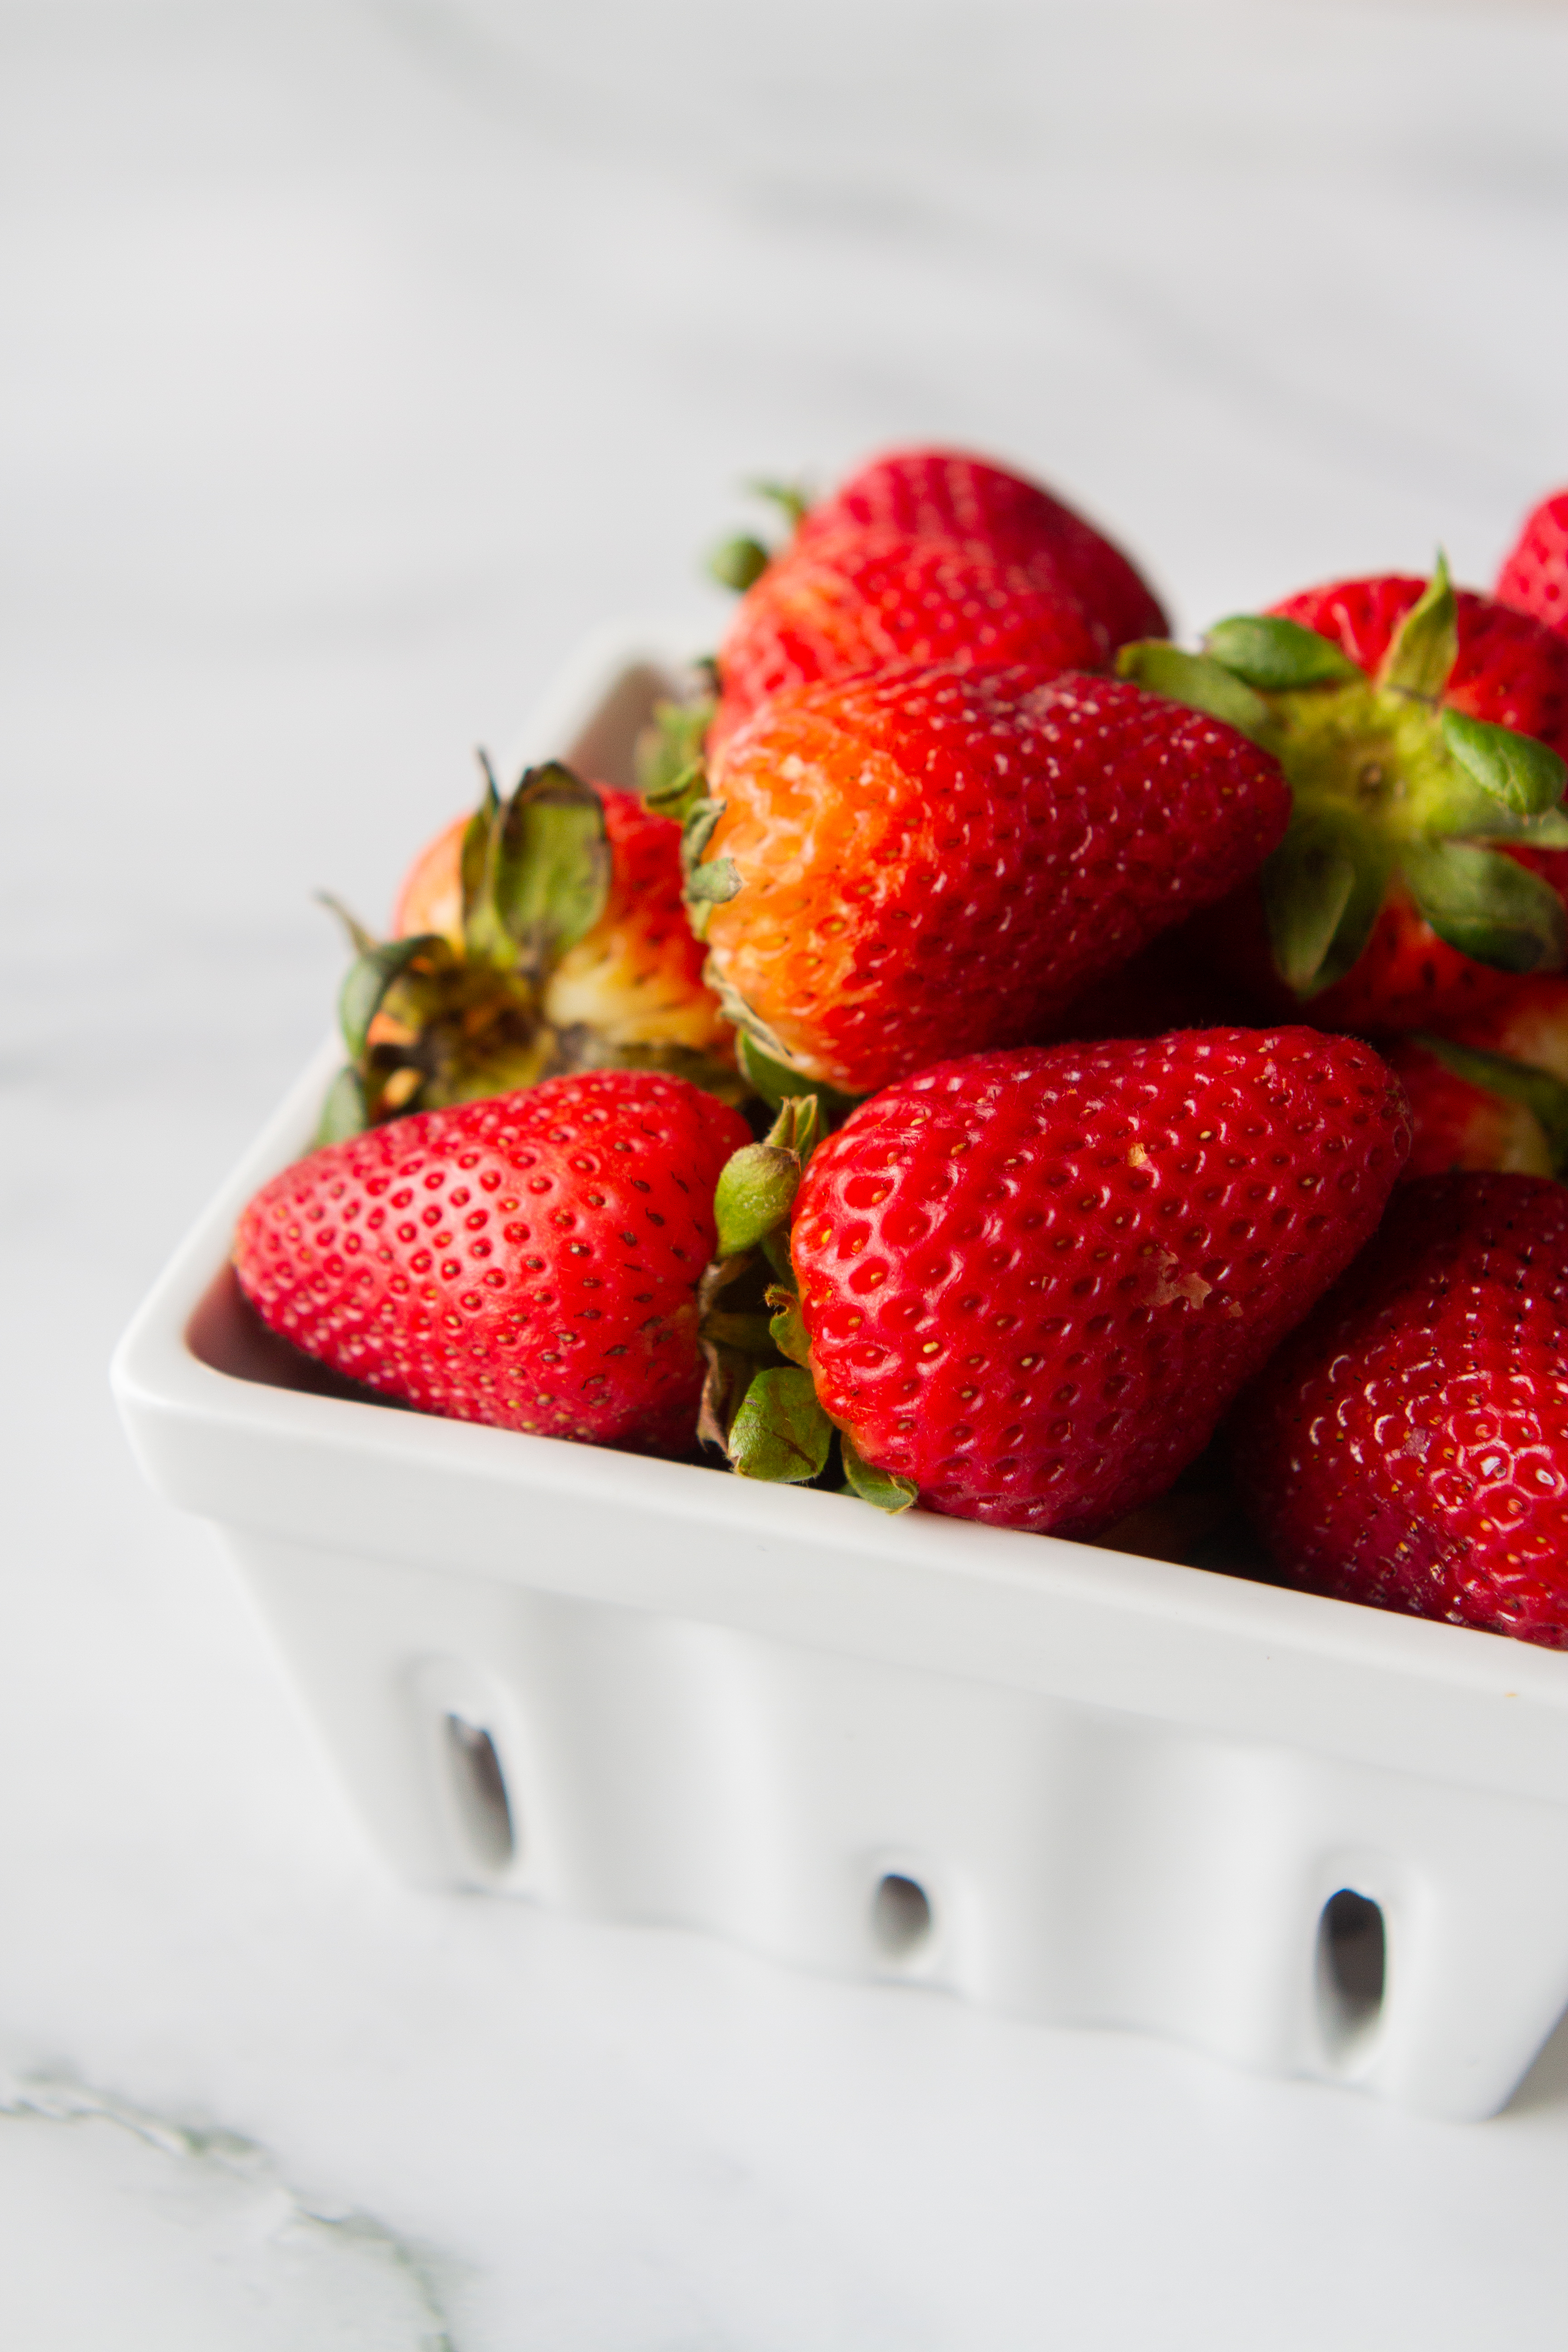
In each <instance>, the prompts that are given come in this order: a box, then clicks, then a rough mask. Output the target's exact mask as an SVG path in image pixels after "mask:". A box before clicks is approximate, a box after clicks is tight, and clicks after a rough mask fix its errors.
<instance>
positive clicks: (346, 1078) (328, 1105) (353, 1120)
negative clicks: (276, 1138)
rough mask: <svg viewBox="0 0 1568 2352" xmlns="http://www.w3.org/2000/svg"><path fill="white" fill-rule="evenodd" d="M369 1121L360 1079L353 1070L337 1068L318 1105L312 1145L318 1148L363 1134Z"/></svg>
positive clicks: (362, 1084) (357, 1073)
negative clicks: (318, 1109)
mask: <svg viewBox="0 0 1568 2352" xmlns="http://www.w3.org/2000/svg"><path fill="white" fill-rule="evenodd" d="M369 1125H370V1113H369V1110H368V1109H367V1108H366V1105H365V1094H364V1082H363V1079H362V1078H361V1076H360V1074H359V1072H358V1071H357V1070H353V1069H349V1070H340V1071H339V1072H338V1075H337V1076H336V1077H335V1078H334V1079H333V1080H332V1083H331V1086H330V1087H328V1088H327V1097H326V1100H325V1101H324V1102H323V1103H322V1105H321V1118H320V1119H319V1120H318V1121H317V1125H316V1137H315V1149H316V1150H320V1149H321V1145H322V1144H323V1143H342V1141H343V1140H344V1139H345V1138H346V1137H348V1136H351V1135H363V1132H364V1130H365V1129H366V1128H367V1127H368V1126H369Z"/></svg>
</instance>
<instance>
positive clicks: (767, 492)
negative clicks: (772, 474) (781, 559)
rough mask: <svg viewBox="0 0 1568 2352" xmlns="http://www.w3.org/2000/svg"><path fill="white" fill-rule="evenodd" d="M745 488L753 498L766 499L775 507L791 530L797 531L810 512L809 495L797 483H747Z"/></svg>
mask: <svg viewBox="0 0 1568 2352" xmlns="http://www.w3.org/2000/svg"><path fill="white" fill-rule="evenodd" d="M746 488H748V489H749V490H750V491H752V494H753V496H754V497H756V498H759V499H766V500H767V502H768V504H769V505H770V506H773V507H777V509H778V510H779V512H780V513H781V514H782V515H783V517H784V520H785V522H787V523H788V525H789V527H790V529H791V530H798V529H799V527H800V525H801V524H802V523H803V522H804V521H805V518H806V516H807V515H808V514H809V513H810V511H811V498H810V495H809V493H808V492H807V491H806V489H805V487H804V485H803V484H801V483H799V482H773V481H755V482H748V483H747V485H746Z"/></svg>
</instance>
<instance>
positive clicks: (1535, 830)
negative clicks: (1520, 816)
mask: <svg viewBox="0 0 1568 2352" xmlns="http://www.w3.org/2000/svg"><path fill="white" fill-rule="evenodd" d="M1509 837H1510V840H1515V841H1527V842H1529V843H1530V844H1531V847H1532V848H1535V849H1568V809H1561V808H1551V809H1547V810H1546V811H1545V813H1544V814H1542V815H1541V816H1534V817H1531V818H1529V819H1528V820H1527V821H1526V822H1525V823H1523V824H1520V825H1518V826H1516V827H1510V836H1509Z"/></svg>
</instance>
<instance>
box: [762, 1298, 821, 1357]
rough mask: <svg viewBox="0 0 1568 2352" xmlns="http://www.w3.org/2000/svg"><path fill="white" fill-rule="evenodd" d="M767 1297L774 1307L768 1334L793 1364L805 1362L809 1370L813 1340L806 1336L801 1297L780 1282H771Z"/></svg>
mask: <svg viewBox="0 0 1568 2352" xmlns="http://www.w3.org/2000/svg"><path fill="white" fill-rule="evenodd" d="M767 1299H768V1305H769V1306H770V1307H772V1308H773V1319H772V1321H771V1322H770V1323H769V1325H768V1335H769V1337H770V1339H772V1340H773V1345H774V1347H775V1348H776V1349H778V1351H779V1353H780V1355H781V1356H787V1357H788V1358H789V1360H790V1362H791V1363H792V1364H803V1365H804V1366H805V1369H806V1370H807V1371H809V1370H811V1341H810V1339H808V1338H807V1337H806V1330H805V1320H804V1318H802V1315H801V1311H800V1301H799V1299H798V1298H797V1297H795V1293H794V1291H793V1290H786V1289H784V1286H782V1284H779V1283H770V1284H769V1286H768V1293H767Z"/></svg>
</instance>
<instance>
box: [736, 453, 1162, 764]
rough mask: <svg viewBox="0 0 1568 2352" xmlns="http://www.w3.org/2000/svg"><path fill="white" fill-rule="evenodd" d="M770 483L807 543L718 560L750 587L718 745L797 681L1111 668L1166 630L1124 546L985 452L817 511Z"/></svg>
mask: <svg viewBox="0 0 1568 2352" xmlns="http://www.w3.org/2000/svg"><path fill="white" fill-rule="evenodd" d="M756 487H757V488H759V489H760V490H761V491H762V492H763V495H764V496H766V497H768V498H770V499H773V501H774V502H775V503H776V504H778V505H779V506H781V507H782V508H783V509H784V513H785V514H786V516H787V517H788V519H789V520H790V522H791V523H792V525H794V526H795V530H794V536H793V538H792V540H791V541H790V542H789V544H788V545H787V546H786V547H785V548H784V551H783V552H782V553H780V554H778V555H776V556H774V557H773V558H772V559H771V560H770V557H769V553H768V551H767V549H765V548H764V547H763V546H761V545H760V544H759V543H758V542H757V541H753V540H736V541H731V542H730V543H729V544H728V545H727V546H726V547H725V548H723V549H722V550H721V551H720V553H719V555H718V556H717V558H716V559H715V568H716V570H717V572H718V575H719V577H720V578H721V579H722V580H724V581H725V582H726V583H727V584H729V585H731V586H734V587H742V588H746V589H748V590H749V591H750V593H749V594H748V595H747V597H746V599H745V602H744V603H743V604H742V606H741V609H740V611H739V612H738V613H737V614H736V616H735V619H734V622H733V624H732V625H731V629H730V632H729V634H728V635H727V637H726V639H725V643H724V647H723V650H722V653H721V656H720V662H719V667H720V673H721V678H722V695H721V701H720V704H719V709H718V713H717V716H716V718H715V719H714V722H713V729H712V733H711V736H710V748H711V749H713V750H715V751H716V750H717V749H718V747H719V745H720V744H721V743H722V742H723V741H724V740H726V738H727V737H728V736H730V735H731V734H732V733H733V731H734V730H735V729H736V728H737V727H738V726H740V725H741V724H742V721H743V720H744V719H747V718H748V717H749V716H750V714H751V713H752V711H753V710H754V709H756V707H757V704H758V703H759V702H760V701H762V700H763V698H765V697H766V696H768V695H770V694H772V693H774V692H776V691H777V689H778V688H780V687H783V686H796V685H805V684H808V683H810V682H811V681H812V680H814V679H816V678H825V677H846V676H847V675H848V674H849V673H850V672H852V671H854V670H858V669H868V668H872V667H877V666H879V664H881V663H883V662H887V661H897V660H907V661H963V662H979V663H984V664H988V665H990V666H992V667H1004V666H1006V665H1009V664H1012V663H1016V662H1025V661H1027V662H1033V663H1034V664H1035V665H1036V666H1037V667H1038V668H1039V670H1040V672H1041V675H1042V676H1052V675H1054V674H1055V673H1056V672H1058V671H1059V670H1063V669H1072V668H1098V667H1100V665H1101V664H1103V663H1104V662H1105V661H1106V660H1107V659H1108V658H1109V656H1110V655H1111V654H1112V653H1113V652H1114V651H1115V649H1116V647H1117V646H1121V645H1124V644H1126V642H1127V641H1128V639H1129V638H1131V637H1138V636H1147V635H1151V634H1153V633H1156V632H1159V633H1163V631H1164V629H1165V627H1166V621H1165V616H1164V614H1163V612H1162V611H1161V609H1160V605H1159V603H1158V601H1157V600H1156V598H1155V596H1154V594H1153V593H1152V590H1151V589H1150V588H1149V586H1148V584H1147V583H1146V582H1145V581H1144V580H1143V579H1142V577H1141V576H1140V574H1139V573H1138V572H1136V571H1135V570H1134V568H1133V566H1132V565H1131V563H1130V562H1128V560H1127V558H1126V557H1125V556H1124V555H1123V554H1122V553H1121V551H1120V549H1118V548H1116V547H1113V546H1112V545H1111V543H1110V541H1109V540H1107V539H1104V538H1102V537H1101V535H1100V532H1099V531H1097V530H1094V529H1093V528H1092V526H1091V525H1090V524H1089V523H1087V522H1085V521H1084V520H1083V518H1082V517H1081V515H1077V514H1075V513H1074V512H1073V510H1072V509H1071V508H1070V507H1067V506H1064V505H1063V504H1062V502H1061V500H1060V499H1055V498H1053V497H1051V495H1050V493H1049V492H1048V491H1047V490H1043V489H1041V488H1039V486H1038V485H1037V483H1034V482H1030V481H1027V480H1026V479H1025V478H1023V477H1022V476H1021V475H1018V474H1010V473H1008V472H1006V471H1005V469H1004V468H1003V467H1000V466H993V465H990V464H988V463H987V462H986V461H985V459H984V458H982V457H968V456H966V455H965V454H964V453H963V452H962V451H960V450H952V449H906V450H899V451H895V452H894V453H893V454H892V455H890V456H889V457H879V458H875V459H873V461H872V462H871V463H870V464H869V465H868V466H863V467H861V469H860V471H859V472H858V474H854V475H851V477H850V478H849V479H848V481H847V482H846V483H845V484H844V485H843V487H842V488H840V489H839V490H838V491H837V492H836V493H835V495H834V496H833V497H832V498H830V499H824V500H823V501H822V502H821V504H820V505H817V506H816V507H812V508H809V509H808V508H807V506H806V503H805V499H804V498H803V497H802V496H801V494H800V493H799V492H798V491H795V490H788V489H781V488H778V487H777V486H776V485H770V484H765V483H764V484H759V485H757V486H756Z"/></svg>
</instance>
